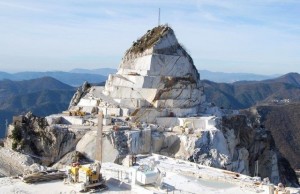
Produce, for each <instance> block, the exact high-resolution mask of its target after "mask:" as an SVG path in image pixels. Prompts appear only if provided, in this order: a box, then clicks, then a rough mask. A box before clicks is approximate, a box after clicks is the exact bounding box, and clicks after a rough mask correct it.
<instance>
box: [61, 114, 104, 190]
mask: <svg viewBox="0 0 300 194" xmlns="http://www.w3.org/2000/svg"><path fill="white" fill-rule="evenodd" d="M102 123H103V113H102V112H100V113H99V115H98V130H97V140H96V147H97V148H98V149H95V150H96V153H95V154H96V155H95V162H94V163H92V164H85V165H81V164H80V163H79V162H75V163H72V165H71V166H67V180H66V181H67V182H69V183H74V184H78V183H79V184H81V191H83V192H87V191H89V190H92V189H94V190H99V191H102V190H105V189H107V186H106V185H105V179H104V178H103V177H102V174H101V173H100V169H101V161H102V128H103V125H102Z"/></svg>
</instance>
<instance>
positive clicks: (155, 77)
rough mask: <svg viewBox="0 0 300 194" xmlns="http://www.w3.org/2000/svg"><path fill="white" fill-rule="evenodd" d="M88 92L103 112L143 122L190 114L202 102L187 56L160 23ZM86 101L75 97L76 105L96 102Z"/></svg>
mask: <svg viewBox="0 0 300 194" xmlns="http://www.w3.org/2000/svg"><path fill="white" fill-rule="evenodd" d="M92 90H96V88H94V89H92ZM91 92H93V94H92V95H91V96H93V97H96V98H97V97H98V98H97V99H98V100H100V107H101V109H102V110H103V112H104V114H105V115H111V114H114V115H115V116H125V117H126V116H130V118H131V119H132V121H141V122H149V123H155V122H156V118H157V117H174V116H175V117H186V116H191V115H194V116H195V115H197V114H198V112H199V105H200V104H201V103H203V102H204V96H203V89H202V87H201V85H200V75H199V73H198V71H197V69H196V67H195V66H194V64H193V60H192V58H191V57H190V55H189V54H188V53H187V52H186V51H185V50H184V49H183V48H182V46H181V45H180V44H179V43H178V41H177V39H176V37H175V34H174V31H173V30H172V29H171V28H170V27H168V26H165V25H163V26H158V27H155V28H153V29H152V30H149V31H148V32H147V33H146V34H145V35H144V36H142V37H141V38H140V39H139V40H137V41H136V42H134V43H133V45H132V46H131V48H129V49H128V50H127V51H126V53H125V56H124V57H123V60H122V62H121V64H120V67H119V69H118V72H117V73H116V74H113V75H109V77H108V80H107V81H106V84H105V88H104V89H103V90H100V89H98V90H96V91H91ZM96 93H98V95H97V94H96ZM95 95H96V96H95ZM91 100H92V99H90V100H89V99H81V100H80V101H79V104H78V106H81V105H83V106H84V105H88V106H90V105H93V104H94V105H96V104H97V103H96V101H94V103H93V102H92V101H91Z"/></svg>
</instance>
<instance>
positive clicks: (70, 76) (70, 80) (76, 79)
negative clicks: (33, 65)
mask: <svg viewBox="0 0 300 194" xmlns="http://www.w3.org/2000/svg"><path fill="white" fill-rule="evenodd" d="M75 71H76V70H75ZM104 74H105V75H100V74H90V73H75V72H63V71H47V72H19V73H12V74H10V73H6V72H0V80H4V79H9V80H13V81H22V80H30V79H36V78H41V77H47V76H48V77H53V78H55V79H57V80H59V81H61V82H63V83H66V84H68V85H71V86H79V85H81V84H82V83H83V82H84V81H88V82H90V83H100V82H103V81H105V80H106V79H107V75H106V74H107V70H106V71H104Z"/></svg>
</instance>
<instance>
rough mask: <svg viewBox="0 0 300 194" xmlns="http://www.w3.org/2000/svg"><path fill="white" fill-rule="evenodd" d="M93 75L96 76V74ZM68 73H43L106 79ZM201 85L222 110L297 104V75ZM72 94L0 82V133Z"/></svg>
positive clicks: (41, 83)
mask: <svg viewBox="0 0 300 194" xmlns="http://www.w3.org/2000/svg"><path fill="white" fill-rule="evenodd" d="M93 71H94V72H98V73H100V70H93ZM112 71H113V69H108V70H107V71H104V72H105V73H106V74H107V73H111V72H112ZM72 72H73V73H66V72H44V74H50V75H51V74H52V75H55V76H56V77H60V79H61V80H75V81H70V82H71V83H72V85H74V83H77V85H81V84H82V83H83V82H84V81H85V80H87V81H89V82H93V81H94V82H97V83H99V82H102V85H103V81H104V80H105V79H106V76H102V75H99V74H85V73H74V72H86V71H84V70H78V69H77V70H72ZM44 74H43V73H37V72H32V73H29V72H27V73H18V74H6V73H3V72H2V73H0V78H1V76H2V77H5V76H6V78H9V76H12V75H13V76H14V78H15V79H17V78H18V79H21V77H23V79H25V78H29V77H34V76H41V75H44ZM103 74H104V73H103ZM21 75H22V76H21ZM25 75H26V76H25ZM58 75H60V76H58ZM76 75H79V76H76ZM91 75H93V76H94V77H92V76H91ZM64 76H66V77H64ZM72 76H73V77H72ZM94 78H95V79H94ZM202 78H203V76H202ZM90 80H93V81H90ZM202 83H203V85H204V90H205V94H206V97H207V101H210V102H213V103H215V104H216V105H217V106H220V107H224V108H232V109H245V108H249V107H251V106H254V105H258V104H270V103H273V102H276V100H279V101H280V100H282V99H289V100H290V101H291V102H299V101H300V75H299V74H298V73H289V74H286V75H283V76H281V77H278V78H274V79H267V80H263V81H239V82H234V83H216V82H212V81H208V80H202ZM98 85H99V84H98ZM100 85H101V84H100ZM75 90H76V88H74V87H72V86H69V85H67V84H65V83H62V81H58V80H57V79H54V78H51V77H43V78H36V79H31V80H24V81H11V80H2V81H1V80H0V131H2V133H3V130H4V125H5V119H8V121H11V119H12V116H13V115H18V114H20V113H24V112H27V111H33V113H34V114H36V115H40V116H46V115H49V114H52V113H58V112H61V111H63V110H65V109H67V107H68V104H69V102H70V100H71V98H72V96H73V94H74V92H75ZM0 136H1V132H0Z"/></svg>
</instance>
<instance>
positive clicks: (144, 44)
mask: <svg viewBox="0 0 300 194" xmlns="http://www.w3.org/2000/svg"><path fill="white" fill-rule="evenodd" d="M167 36H172V38H173V39H174V40H175V41H174V43H175V44H176V43H177V44H178V42H177V39H176V37H175V34H174V31H173V30H172V29H171V27H169V26H168V25H160V26H157V27H155V28H153V29H151V30H148V31H147V33H146V34H144V35H143V36H142V37H141V38H139V39H138V40H137V41H134V42H133V45H132V46H131V47H130V49H128V51H127V53H135V54H137V53H142V52H144V51H145V50H147V49H150V48H152V47H155V46H158V44H160V43H162V39H164V38H165V37H167ZM169 46H171V45H169Z"/></svg>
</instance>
